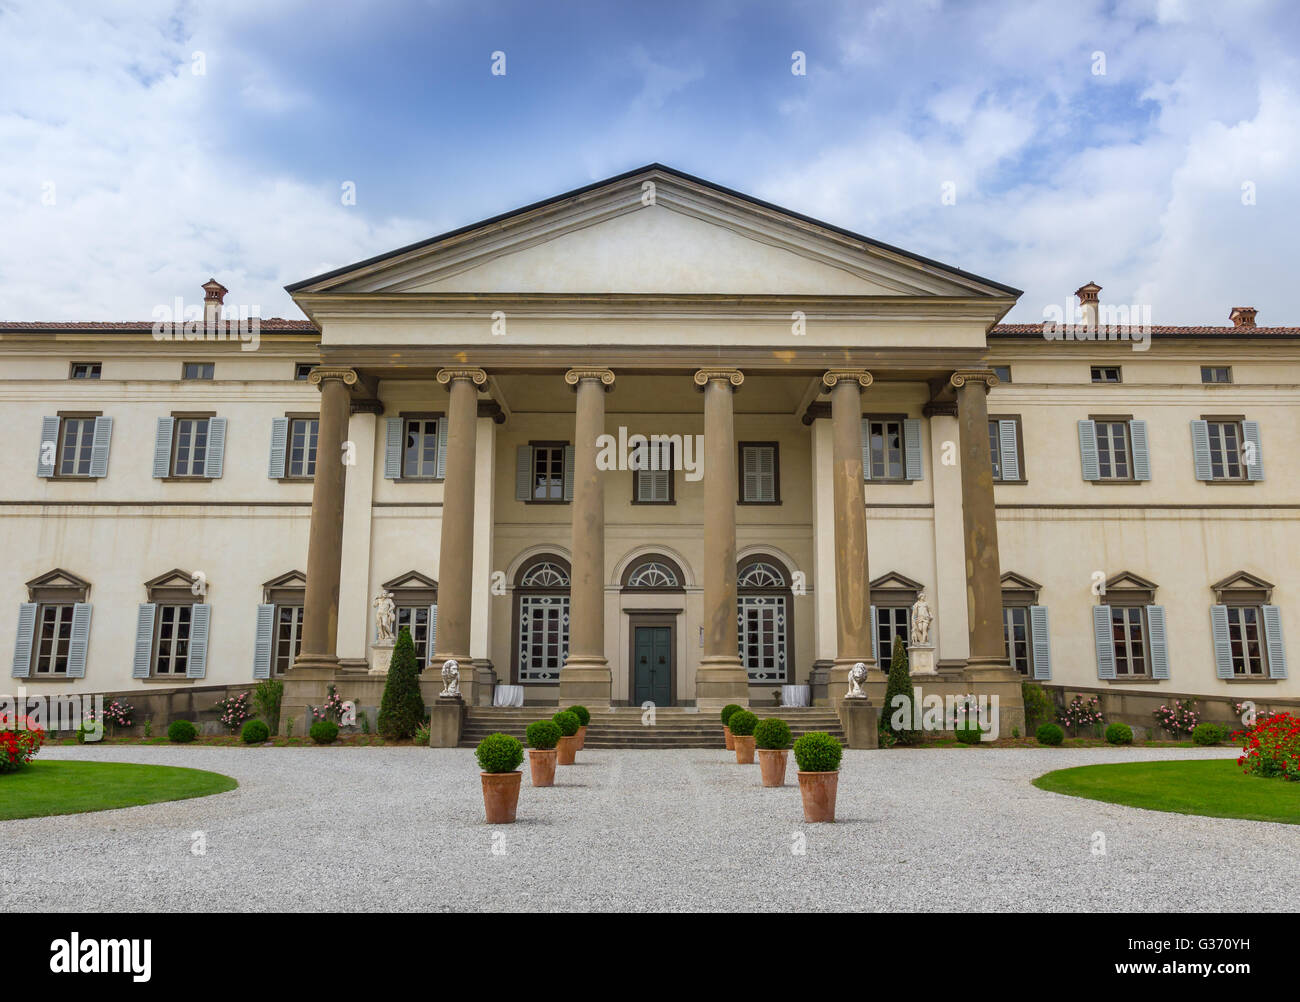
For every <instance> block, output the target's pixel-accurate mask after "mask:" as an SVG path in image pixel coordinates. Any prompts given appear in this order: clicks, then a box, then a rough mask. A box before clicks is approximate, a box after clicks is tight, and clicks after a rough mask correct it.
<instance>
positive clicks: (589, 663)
mask: <svg viewBox="0 0 1300 1002" xmlns="http://www.w3.org/2000/svg"><path fill="white" fill-rule="evenodd" d="M613 691H614V683H613V676H612V675H611V674H610V671H609V662H608V661H607V660H605V658H604V657H602V656H600V655H598V654H597V655H587V654H570V655H569V657H568V660H566V661H565V662H564V667H563V668H561V669H560V708H561V709H564V708H565V707H568V706H574V705H578V706H585V707H586V708H587V709H589V710H592V709H602V710H603V709H605V708H606V707H608V706H609V700H610V696H611V695H612V694H613Z"/></svg>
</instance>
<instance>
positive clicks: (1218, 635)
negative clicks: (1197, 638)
mask: <svg viewBox="0 0 1300 1002" xmlns="http://www.w3.org/2000/svg"><path fill="white" fill-rule="evenodd" d="M1210 637H1211V638H1212V639H1213V641H1214V673H1215V674H1216V675H1218V676H1219V678H1225V679H1231V678H1232V639H1231V638H1230V637H1229V636H1228V607H1227V606H1226V605H1212V606H1210Z"/></svg>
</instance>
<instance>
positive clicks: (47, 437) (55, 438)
mask: <svg viewBox="0 0 1300 1002" xmlns="http://www.w3.org/2000/svg"><path fill="white" fill-rule="evenodd" d="M37 445H38V446H39V448H38V449H37V450H36V475H37V476H38V477H52V476H54V470H55V468H56V467H57V466H58V462H59V419H58V418H57V417H43V418H41V440H40V441H39V442H38V443H37ZM46 456H49V457H50V461H49V462H48V463H47V462H45V457H46Z"/></svg>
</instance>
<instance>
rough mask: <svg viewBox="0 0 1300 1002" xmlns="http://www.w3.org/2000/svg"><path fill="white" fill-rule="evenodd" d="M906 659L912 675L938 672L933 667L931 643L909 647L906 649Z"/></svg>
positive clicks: (935, 673)
mask: <svg viewBox="0 0 1300 1002" xmlns="http://www.w3.org/2000/svg"><path fill="white" fill-rule="evenodd" d="M907 660H908V665H909V667H910V669H911V672H912V674H913V675H937V674H938V669H937V668H936V667H935V659H934V647H933V645H930V644H927V645H925V646H919V645H917V646H912V647H909V648H908V649H907Z"/></svg>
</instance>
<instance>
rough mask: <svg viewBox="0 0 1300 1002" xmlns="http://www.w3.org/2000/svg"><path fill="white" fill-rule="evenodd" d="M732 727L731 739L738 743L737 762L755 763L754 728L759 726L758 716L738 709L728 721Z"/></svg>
mask: <svg viewBox="0 0 1300 1002" xmlns="http://www.w3.org/2000/svg"><path fill="white" fill-rule="evenodd" d="M727 726H728V727H730V728H731V740H732V741H733V742H735V745H736V764H737V765H753V764H754V728H755V727H757V726H758V717H756V716H754V714H752V713H750V712H749V711H748V710H738V711H736V712H735V713H733V714H732V715H731V719H730V720H729V721H727Z"/></svg>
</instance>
